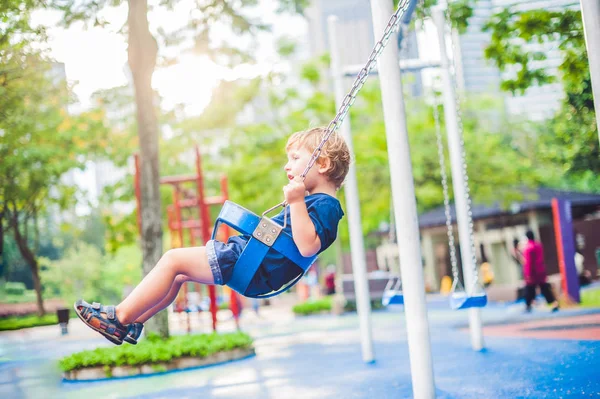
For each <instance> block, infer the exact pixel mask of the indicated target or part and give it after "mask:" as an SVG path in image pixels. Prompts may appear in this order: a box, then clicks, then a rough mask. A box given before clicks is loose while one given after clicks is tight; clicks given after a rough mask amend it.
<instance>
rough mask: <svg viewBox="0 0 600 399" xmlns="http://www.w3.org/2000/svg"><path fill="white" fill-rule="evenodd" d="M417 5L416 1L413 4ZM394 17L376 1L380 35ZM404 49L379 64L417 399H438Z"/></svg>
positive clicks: (388, 4) (385, 1)
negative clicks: (406, 101) (404, 79)
mask: <svg viewBox="0 0 600 399" xmlns="http://www.w3.org/2000/svg"><path fill="white" fill-rule="evenodd" d="M415 3H416V1H413V4H412V5H413V6H414V4H415ZM393 13H394V9H393V2H392V0H371V14H372V18H373V31H374V33H375V37H379V36H381V33H382V32H383V31H384V29H385V28H386V24H387V20H388V18H389V16H390V15H391V14H393ZM398 63H399V51H398V46H391V45H390V46H387V47H386V48H385V49H384V50H383V52H382V53H381V57H380V58H379V60H378V62H377V68H378V72H379V84H380V86H381V97H382V103H383V116H384V121H385V131H386V140H387V143H388V144H387V147H388V158H389V167H390V178H391V188H392V196H393V202H394V216H395V220H396V237H397V239H398V243H399V255H400V271H401V274H402V279H403V284H402V286H403V293H404V310H405V314H406V330H407V338H408V352H409V359H410V370H411V380H412V390H413V397H415V398H419V399H421V398H425V399H429V398H435V382H434V376H433V359H432V356H431V341H430V336H429V321H428V319H427V306H426V301H425V284H424V278H423V267H422V266H421V265H422V258H421V246H420V239H419V224H418V221H417V201H416V196H415V187H414V180H413V172H412V164H411V157H410V146H409V140H408V129H407V126H406V111H405V106H404V97H403V94H402V79H401V71H400V68H399V66H398Z"/></svg>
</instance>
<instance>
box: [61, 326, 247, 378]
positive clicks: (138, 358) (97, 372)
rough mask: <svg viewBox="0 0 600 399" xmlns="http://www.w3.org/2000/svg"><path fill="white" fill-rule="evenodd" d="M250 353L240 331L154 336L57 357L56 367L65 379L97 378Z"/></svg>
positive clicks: (218, 360) (157, 370)
mask: <svg viewBox="0 0 600 399" xmlns="http://www.w3.org/2000/svg"><path fill="white" fill-rule="evenodd" d="M252 355H254V347H253V346H252V338H250V336H248V335H247V334H244V333H240V332H236V333H230V334H200V335H183V336H174V337H170V338H168V339H166V340H162V339H160V337H158V336H156V335H154V336H149V337H148V338H147V339H145V340H143V341H141V342H140V343H139V344H138V345H135V346H134V345H127V344H123V345H122V346H115V347H109V348H97V349H94V350H89V351H83V352H78V353H74V354H72V355H69V356H67V357H65V358H63V359H62V360H60V368H61V369H62V371H63V372H64V375H63V376H64V378H65V380H70V381H72V380H80V381H81V380H97V379H104V378H119V377H130V376H135V375H144V374H155V373H162V372H167V371H171V370H183V369H188V368H193V367H201V366H207V365H211V364H218V363H224V362H228V361H231V360H236V359H242V358H245V357H248V356H252Z"/></svg>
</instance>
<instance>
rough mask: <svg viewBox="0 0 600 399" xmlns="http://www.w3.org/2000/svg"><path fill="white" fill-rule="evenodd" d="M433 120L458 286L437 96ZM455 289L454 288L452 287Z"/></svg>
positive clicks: (452, 258) (434, 103)
mask: <svg viewBox="0 0 600 399" xmlns="http://www.w3.org/2000/svg"><path fill="white" fill-rule="evenodd" d="M433 99H434V101H433V119H434V122H435V136H436V141H437V149H438V157H439V162H440V174H441V176H442V190H443V194H444V214H445V215H446V232H447V234H448V249H449V251H450V263H451V265H452V284H453V285H456V284H460V278H459V275H458V262H457V261H456V246H455V245H456V244H455V243H454V228H453V226H452V216H451V213H450V194H449V192H448V174H447V173H446V157H445V155H444V144H443V142H442V129H441V122H440V112H439V105H440V104H439V101H438V96H437V94H436V93H435V92H434V96H433ZM453 288H456V287H453Z"/></svg>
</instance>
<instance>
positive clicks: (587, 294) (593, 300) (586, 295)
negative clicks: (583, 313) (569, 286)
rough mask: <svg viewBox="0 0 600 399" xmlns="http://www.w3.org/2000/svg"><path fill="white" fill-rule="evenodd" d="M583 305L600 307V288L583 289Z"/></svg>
mask: <svg viewBox="0 0 600 399" xmlns="http://www.w3.org/2000/svg"><path fill="white" fill-rule="evenodd" d="M581 306H583V307H585V308H600V289H595V290H585V291H581Z"/></svg>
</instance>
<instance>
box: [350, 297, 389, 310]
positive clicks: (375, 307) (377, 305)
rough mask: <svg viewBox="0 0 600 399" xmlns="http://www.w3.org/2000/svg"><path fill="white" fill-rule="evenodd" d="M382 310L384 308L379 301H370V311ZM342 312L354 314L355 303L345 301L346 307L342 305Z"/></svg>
mask: <svg viewBox="0 0 600 399" xmlns="http://www.w3.org/2000/svg"><path fill="white" fill-rule="evenodd" d="M384 308H385V306H383V304H382V303H381V300H380V299H373V300H371V310H379V309H384ZM344 311H346V312H356V301H346V305H344Z"/></svg>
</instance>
